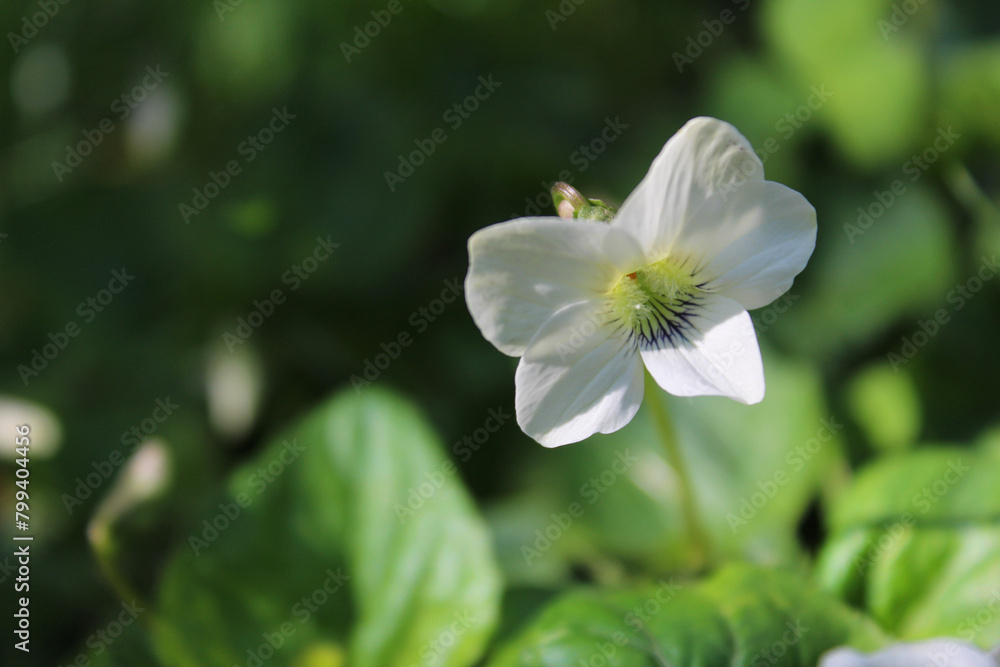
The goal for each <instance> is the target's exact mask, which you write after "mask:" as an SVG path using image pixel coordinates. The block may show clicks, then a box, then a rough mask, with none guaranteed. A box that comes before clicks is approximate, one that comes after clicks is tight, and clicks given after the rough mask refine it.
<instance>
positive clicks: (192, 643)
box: [155, 389, 500, 667]
mask: <svg viewBox="0 0 1000 667" xmlns="http://www.w3.org/2000/svg"><path fill="white" fill-rule="evenodd" d="M442 452H443V450H442V448H441V445H440V442H439V440H438V438H437V437H436V436H435V435H434V434H433V433H432V432H431V429H430V428H429V426H428V425H427V423H426V422H425V420H424V419H423V418H422V417H421V416H420V415H419V414H418V413H417V411H416V410H415V409H414V408H413V407H411V406H410V405H409V404H408V403H407V402H405V401H404V400H402V399H400V398H397V397H395V396H393V395H390V394H387V393H384V392H382V391H378V390H373V389H365V390H364V391H363V392H361V394H360V395H356V394H354V393H353V392H350V393H346V394H341V395H340V396H338V397H335V398H334V399H333V400H331V401H330V402H329V403H327V404H326V405H323V406H321V407H320V408H318V409H317V410H316V411H314V412H313V413H312V414H311V415H309V416H308V417H307V418H306V419H305V421H304V422H303V423H302V424H301V425H300V426H298V427H297V428H295V429H294V430H292V431H291V432H289V433H288V434H287V435H286V436H285V437H282V438H279V439H277V440H276V441H275V442H274V444H273V445H272V446H271V447H268V448H267V449H266V450H265V451H264V452H263V453H262V455H261V456H260V457H259V458H258V459H257V460H256V461H254V462H252V463H250V464H249V465H247V466H246V467H245V468H243V469H242V470H239V471H237V472H236V474H234V475H233V476H232V478H231V480H230V484H229V491H230V494H229V497H228V498H226V499H224V500H223V501H222V503H220V504H218V506H217V507H215V508H213V510H211V511H209V512H208V513H207V514H206V521H207V522H208V523H207V524H205V523H203V524H202V525H201V526H199V527H198V529H197V530H196V531H195V533H194V536H195V537H194V540H191V539H189V540H188V541H189V543H190V544H191V545H192V546H191V548H185V549H184V550H182V551H181V553H179V554H177V555H176V557H175V558H174V559H173V561H172V562H171V563H170V565H169V566H168V568H167V571H166V574H165V575H164V578H163V583H162V586H161V589H160V595H159V600H158V617H157V623H156V627H155V639H156V645H157V648H158V650H159V652H160V655H161V657H162V659H163V660H164V662H166V663H168V664H171V665H210V664H211V665H216V664H218V665H222V664H225V665H231V664H248V661H250V662H252V660H251V658H252V656H255V655H256V656H257V658H258V659H260V660H262V661H265V662H267V663H268V664H269V665H276V664H280V665H284V664H308V665H320V664H328V665H337V664H339V661H341V659H343V664H350V665H354V666H357V667H365V666H372V667H391V666H395V665H401V666H408V665H410V664H412V663H413V662H414V661H415V660H417V659H418V658H419V659H422V660H425V661H428V662H426V663H425V664H432V665H435V666H448V665H455V666H458V665H468V664H471V663H472V662H474V661H475V660H476V659H477V658H478V657H479V656H480V654H481V653H482V650H483V646H484V643H485V641H486V640H487V639H488V638H489V636H490V634H491V632H492V630H493V626H494V624H495V621H496V619H497V616H498V609H499V602H500V601H499V597H500V580H499V575H498V572H497V567H496V565H495V563H494V558H493V554H492V546H491V544H490V539H489V537H488V534H487V531H486V529H485V526H484V524H483V522H482V520H481V519H480V518H479V517H478V516H477V514H476V512H475V510H474V507H473V504H472V502H471V501H470V499H469V496H468V494H467V493H466V491H465V489H464V488H463V486H462V483H461V481H460V479H459V478H458V475H457V470H456V468H455V466H454V465H453V464H452V463H451V462H450V461H448V460H447V459H446V457H445V456H444V454H443V453H442ZM213 524H214V528H213V526H212V525H213ZM213 531H214V532H213ZM198 540H202V541H200V542H199V541H198ZM196 549H197V551H198V553H197V554H196V553H194V552H195V550H196ZM271 654H273V657H268V656H270V655H271Z"/></svg>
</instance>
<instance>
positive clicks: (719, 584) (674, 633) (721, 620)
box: [489, 565, 883, 667]
mask: <svg viewBox="0 0 1000 667" xmlns="http://www.w3.org/2000/svg"><path fill="white" fill-rule="evenodd" d="M882 641H883V638H882V636H881V633H880V632H879V631H878V630H877V629H876V627H875V626H874V624H873V623H871V622H870V621H868V620H867V619H865V618H864V617H863V616H861V615H859V614H857V613H856V612H853V611H851V610H849V609H848V608H847V607H845V606H843V605H842V604H840V603H838V602H837V601H836V600H835V599H833V598H832V597H830V596H828V595H825V594H822V593H820V592H817V591H813V590H811V589H810V587H809V585H808V584H806V582H804V581H802V580H800V579H799V578H798V577H796V576H793V575H790V574H788V573H785V572H780V571H775V570H768V569H763V568H758V567H753V566H747V565H734V566H730V567H728V568H726V569H724V570H722V571H721V572H720V573H718V574H716V575H715V576H714V577H712V578H711V579H709V580H707V581H705V582H702V583H691V584H687V585H685V584H683V583H682V582H676V581H673V580H661V581H660V582H658V583H656V584H651V585H647V586H644V587H642V588H635V589H630V590H620V591H614V592H607V591H595V590H578V591H574V592H571V593H568V594H566V595H564V596H563V597H561V598H559V599H558V600H556V601H555V602H554V603H552V604H551V605H550V606H549V607H548V608H546V609H545V610H544V611H543V612H542V613H541V614H540V616H539V617H538V619H537V620H535V621H534V623H532V625H531V626H530V627H529V628H527V629H526V630H525V631H524V632H523V633H522V634H521V635H520V636H519V637H518V638H516V639H515V640H514V641H512V642H511V643H509V644H508V645H506V646H504V647H502V649H501V650H500V651H499V652H498V653H497V655H496V658H495V659H494V660H493V661H492V662H490V663H489V665H490V667H513V666H518V667H527V666H528V665H552V666H560V667H561V666H563V665H565V666H566V667H570V666H575V665H596V664H601V665H609V666H614V667H645V666H649V667H653V666H659V667H662V666H663V665H684V666H685V667H716V666H718V667H742V666H746V667H756V666H757V665H762V664H766V665H784V666H785V667H795V666H802V667H806V666H808V667H815V665H816V664H817V662H818V661H819V658H820V656H821V655H822V654H823V653H824V652H825V651H827V650H829V649H831V648H833V647H835V646H840V645H845V644H847V645H854V646H859V647H861V648H873V647H876V646H878V645H880V644H881V643H882Z"/></svg>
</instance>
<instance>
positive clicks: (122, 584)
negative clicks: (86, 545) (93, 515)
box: [87, 517, 146, 607]
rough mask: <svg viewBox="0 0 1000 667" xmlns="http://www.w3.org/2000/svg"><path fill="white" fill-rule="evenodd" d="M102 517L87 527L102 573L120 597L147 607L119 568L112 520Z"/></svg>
mask: <svg viewBox="0 0 1000 667" xmlns="http://www.w3.org/2000/svg"><path fill="white" fill-rule="evenodd" d="M100 518H101V517H98V519H95V520H93V521H91V523H90V525H89V526H88V527H87V538H88V541H89V542H90V548H91V552H92V553H93V554H94V560H96V561H97V566H98V568H99V569H100V571H101V574H103V575H104V577H105V579H107V581H108V583H109V584H111V588H112V589H114V591H115V593H117V594H118V597H119V598H121V599H122V600H123V601H125V602H128V601H129V600H135V601H136V602H137V604H138V605H139V606H141V607H145V606H146V602H145V600H144V599H143V596H142V595H140V594H139V592H138V591H136V590H135V589H134V588H132V586H131V585H130V584H129V583H128V582H127V581H126V580H125V578H124V577H122V576H121V574H120V573H119V571H118V570H119V568H118V567H117V566H116V563H115V561H116V553H117V549H116V546H115V543H114V538H113V537H112V534H111V526H110V522H108V521H103V520H99V519H100Z"/></svg>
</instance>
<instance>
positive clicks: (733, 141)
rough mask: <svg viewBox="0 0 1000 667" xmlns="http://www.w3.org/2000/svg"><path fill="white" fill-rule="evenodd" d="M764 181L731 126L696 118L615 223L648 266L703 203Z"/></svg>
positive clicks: (677, 136) (663, 153) (753, 155)
mask: <svg viewBox="0 0 1000 667" xmlns="http://www.w3.org/2000/svg"><path fill="white" fill-rule="evenodd" d="M763 179H764V165H763V164H762V163H761V161H760V158H758V157H757V154H756V153H755V152H754V149H753V146H751V145H750V142H749V141H747V140H746V138H745V137H744V136H743V135H742V134H740V133H739V131H738V130H737V129H736V128H735V127H733V126H732V125H730V124H729V123H726V122H723V121H721V120H716V119H715V118H705V117H702V118H694V119H692V120H690V121H688V122H687V123H686V124H685V125H684V127H682V128H681V129H680V130H679V131H678V132H677V134H675V135H674V136H672V137H671V138H670V140H669V141H667V143H666V145H665V146H664V147H663V150H662V151H660V154H659V155H657V156H656V159H655V160H653V164H652V166H651V167H650V168H649V172H648V173H647V174H646V177H645V178H644V179H643V180H642V182H641V183H639V186H638V187H637V188H636V189H635V190H634V191H633V192H632V194H631V195H630V196H629V198H628V199H627V200H626V201H625V203H624V204H623V205H622V207H621V209H620V210H619V212H618V215H617V216H616V218H615V221H614V223H613V224H614V225H615V226H617V227H620V228H622V229H624V230H626V231H628V232H629V233H630V234H632V235H633V236H634V237H635V238H636V239H637V240H638V241H639V244H640V245H641V246H642V247H643V249H644V250H645V251H646V256H647V258H648V261H649V262H650V263H652V262H654V261H657V260H659V259H662V258H663V257H665V256H666V254H667V252H668V251H669V250H670V246H671V244H672V242H673V239H674V237H675V236H676V234H677V232H678V231H679V230H680V229H681V227H682V226H683V225H684V224H685V223H686V222H687V221H688V220H689V219H692V218H693V217H694V216H695V215H696V214H697V212H698V210H699V209H700V208H701V207H702V206H703V205H704V204H705V203H706V202H707V201H709V200H710V199H712V198H714V197H716V196H717V195H720V194H725V193H727V192H729V191H731V190H733V189H735V188H738V187H739V186H740V185H742V184H744V183H747V182H757V181H762V180H763Z"/></svg>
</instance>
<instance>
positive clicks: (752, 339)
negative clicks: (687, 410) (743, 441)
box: [642, 294, 764, 404]
mask: <svg viewBox="0 0 1000 667" xmlns="http://www.w3.org/2000/svg"><path fill="white" fill-rule="evenodd" d="M691 323H692V325H693V326H694V328H695V329H696V331H693V332H688V333H687V341H686V342H684V343H681V344H679V345H678V346H677V347H673V348H671V347H667V348H663V349H660V350H643V351H642V360H643V361H644V362H645V363H646V368H647V369H649V374H650V375H652V376H653V379H654V380H656V383H657V384H658V385H660V387H661V388H662V389H663V390H665V391H668V392H670V393H671V394H673V395H675V396H727V397H729V398H732V399H735V400H737V401H740V402H741V403H748V404H750V403H759V402H760V400H761V399H763V398H764V367H763V363H762V362H761V358H760V348H759V347H757V336H756V334H755V333H754V330H753V323H752V322H751V321H750V315H749V313H747V311H746V310H744V309H743V307H742V306H741V305H740V304H739V303H737V302H735V301H733V300H732V299H727V298H726V297H723V296H719V295H714V294H713V295H708V296H707V297H706V298H705V301H704V305H703V306H702V307H700V308H698V309H697V310H695V311H694V312H693V313H692V315H691Z"/></svg>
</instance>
